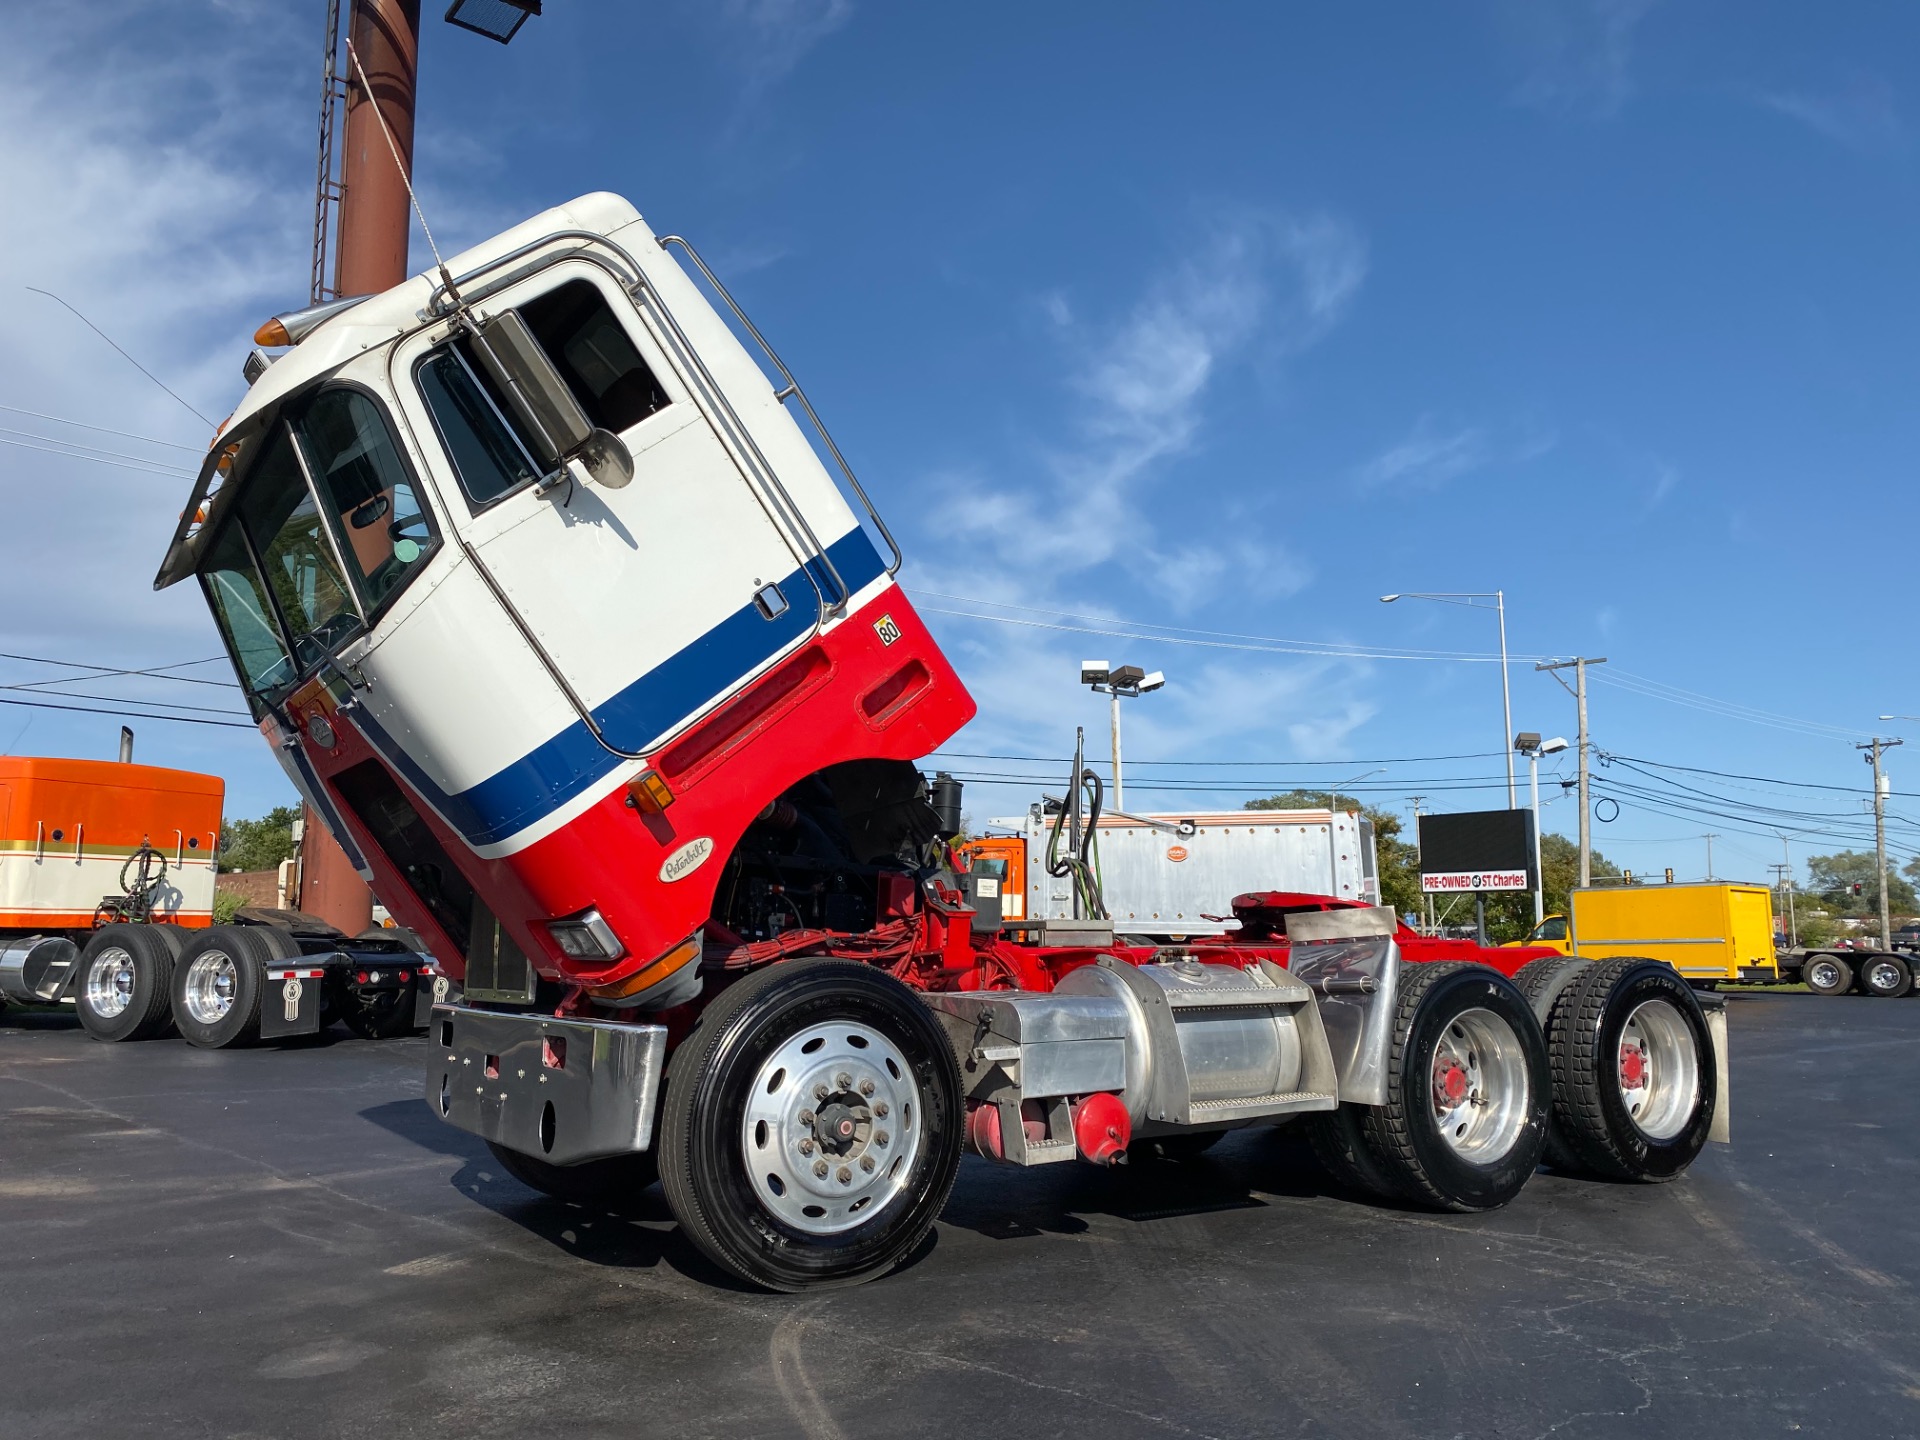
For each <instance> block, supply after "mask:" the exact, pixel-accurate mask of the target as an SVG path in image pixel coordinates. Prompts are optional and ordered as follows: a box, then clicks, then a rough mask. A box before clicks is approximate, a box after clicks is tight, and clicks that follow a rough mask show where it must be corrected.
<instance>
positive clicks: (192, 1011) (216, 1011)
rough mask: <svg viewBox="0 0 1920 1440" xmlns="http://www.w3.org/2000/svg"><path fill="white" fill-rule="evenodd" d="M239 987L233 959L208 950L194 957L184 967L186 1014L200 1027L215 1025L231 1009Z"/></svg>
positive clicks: (222, 953) (219, 951)
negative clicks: (185, 970) (200, 1025)
mask: <svg viewBox="0 0 1920 1440" xmlns="http://www.w3.org/2000/svg"><path fill="white" fill-rule="evenodd" d="M239 983H240V977H239V971H238V970H237V969H236V967H235V966H234V963H233V957H232V956H230V955H228V954H226V953H225V952H224V951H221V950H207V951H204V952H202V953H201V954H199V955H196V956H194V957H193V962H192V963H191V964H190V965H188V966H187V982H186V986H185V996H184V998H185V1000H186V1002H187V1014H189V1015H190V1016H192V1017H193V1018H194V1020H196V1021H198V1022H199V1023H200V1024H202V1025H217V1024H219V1023H220V1022H221V1021H222V1020H224V1019H226V1018H227V1012H228V1011H229V1010H231V1009H233V998H234V993H235V991H236V989H237V988H238V986H239Z"/></svg>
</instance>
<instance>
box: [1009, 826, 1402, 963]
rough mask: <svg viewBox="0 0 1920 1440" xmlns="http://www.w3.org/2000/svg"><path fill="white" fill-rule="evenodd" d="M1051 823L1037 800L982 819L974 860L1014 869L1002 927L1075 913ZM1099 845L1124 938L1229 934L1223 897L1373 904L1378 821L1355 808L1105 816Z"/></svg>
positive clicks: (1103, 885) (1103, 876) (1106, 887)
mask: <svg viewBox="0 0 1920 1440" xmlns="http://www.w3.org/2000/svg"><path fill="white" fill-rule="evenodd" d="M1056 819H1057V817H1056V816H1054V815H1050V814H1048V813H1047V811H1046V807H1044V806H1043V805H1041V804H1040V803H1038V802H1036V803H1035V804H1034V805H1032V806H1031V807H1030V808H1029V809H1028V811H1027V813H1026V814H1025V815H1022V816H1018V817H1015V818H1010V819H1002V820H991V821H989V822H988V825H989V827H990V831H991V832H1000V833H999V834H993V833H990V834H989V835H987V836H985V837H982V839H981V840H979V841H976V842H975V847H976V849H977V850H979V851H980V852H981V853H986V852H987V851H988V850H992V851H993V853H995V854H999V855H1003V856H1004V857H1005V858H1006V859H1007V860H1008V862H1009V863H1008V869H1007V873H1006V875H1005V877H1004V878H1005V885H1006V889H1005V891H1004V892H1003V896H1002V904H1001V913H1002V915H1003V916H1004V918H1005V919H1007V920H1008V921H1014V922H1020V921H1024V922H1028V923H1031V922H1033V921H1037V920H1070V919H1073V918H1075V915H1074V909H1073V905H1074V900H1073V883H1072V880H1071V879H1070V878H1069V877H1067V876H1065V875H1054V874H1052V873H1050V870H1049V866H1048V860H1047V841H1048V835H1049V833H1050V832H1051V831H1052V829H1053V827H1054V824H1055V821H1056ZM1008 839H1011V840H1015V841H1018V842H1019V845H1018V848H1017V849H1016V848H1015V847H1013V846H1009V845H1006V843H1005V842H1006V841H1007V840H1008ZM1061 844H1062V845H1064V844H1065V841H1064V840H1062V842H1061ZM1094 848H1095V854H1096V855H1097V857H1098V870H1099V879H1100V889H1101V893H1102V895H1103V896H1104V897H1105V899H1106V906H1107V912H1108V914H1109V915H1110V916H1111V917H1112V919H1113V925H1114V929H1115V930H1116V931H1118V932H1122V933H1126V934H1135V935H1147V936H1152V937H1154V938H1156V939H1159V938H1169V939H1171V938H1176V937H1186V936H1192V935H1220V934H1224V933H1225V932H1226V931H1227V930H1229V929H1231V928H1233V918H1232V916H1231V915H1230V914H1227V913H1226V912H1227V910H1228V902H1229V901H1231V900H1232V898H1233V897H1234V896H1235V895H1243V894H1247V893H1249V892H1251V891H1256V890H1297V891H1303V892H1305V893H1307V894H1312V895H1332V896H1336V897H1338V898H1339V899H1342V900H1355V901H1359V902H1360V903H1362V904H1366V905H1378V904H1379V903H1380V867H1379V864H1378V861H1377V859H1376V856H1375V853H1374V838H1373V824H1372V822H1371V821H1369V820H1368V819H1367V817H1366V816H1365V815H1363V814H1361V813H1360V812H1359V811H1357V810H1341V811H1328V810H1228V811H1220V812H1212V813H1197V814H1196V813H1191V812H1190V813H1187V814H1163V815H1130V814H1127V813H1125V812H1123V811H1122V812H1110V813H1107V814H1103V815H1102V816H1101V817H1100V822H1099V827H1098V829H1097V831H1096V835H1095V847H1094ZM1016 879H1017V880H1018V882H1019V886H1018V889H1019V900H1018V903H1014V890H1015V882H1016Z"/></svg>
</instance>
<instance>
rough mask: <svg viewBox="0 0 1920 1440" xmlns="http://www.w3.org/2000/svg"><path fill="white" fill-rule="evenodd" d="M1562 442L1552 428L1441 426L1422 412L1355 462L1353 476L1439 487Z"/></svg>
mask: <svg viewBox="0 0 1920 1440" xmlns="http://www.w3.org/2000/svg"><path fill="white" fill-rule="evenodd" d="M1557 443H1558V437H1557V436H1555V435H1554V434H1553V433H1552V432H1551V431H1538V430H1522V431H1518V432H1516V433H1515V434H1513V435H1511V436H1500V435H1497V434H1489V433H1488V431H1487V430H1486V429H1485V428H1484V427H1482V426H1479V425H1463V426H1458V427H1445V426H1441V425H1439V424H1437V423H1436V422H1435V420H1434V417H1433V416H1431V415H1422V416H1421V417H1420V419H1419V420H1418V421H1416V422H1415V424H1414V427H1413V430H1412V431H1411V432H1410V433H1409V434H1408V435H1407V437H1406V438H1405V439H1404V440H1399V441H1396V442H1395V443H1394V444H1392V445H1389V446H1388V447H1387V448H1386V449H1385V450H1382V451H1381V452H1380V453H1379V454H1378V455H1375V456H1373V457H1372V458H1371V459H1369V460H1365V461H1362V462H1361V463H1360V464H1359V465H1357V466H1356V467H1354V471H1353V480H1354V483H1355V485H1357V486H1358V487H1359V488H1360V490H1362V491H1363V492H1368V491H1375V490H1400V491H1408V490H1437V489H1439V488H1440V487H1441V486H1443V485H1445V484H1447V483H1448V482H1449V481H1451V480H1455V479H1458V478H1459V477H1460V476H1462V475H1467V474H1471V473H1472V472H1473V471H1476V470H1483V469H1486V468H1488V467H1489V466H1496V465H1519V464H1524V463H1525V462H1527V461H1529V460H1534V459H1537V458H1539V457H1540V456H1542V455H1544V454H1546V453H1547V452H1548V451H1549V450H1551V449H1553V448H1554V446H1555V445H1556V444H1557Z"/></svg>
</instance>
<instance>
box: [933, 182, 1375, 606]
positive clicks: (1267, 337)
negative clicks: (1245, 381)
mask: <svg viewBox="0 0 1920 1440" xmlns="http://www.w3.org/2000/svg"><path fill="white" fill-rule="evenodd" d="M1365 273H1366V248H1365V245H1364V243H1363V242H1362V241H1361V240H1360V238H1359V237H1358V236H1357V235H1356V234H1355V233H1354V231H1353V230H1352V229H1351V228H1350V227H1348V226H1347V225H1345V224H1343V223H1342V222H1339V221H1337V220H1334V219H1332V218H1330V217H1326V216H1314V217H1310V218H1307V219H1304V220H1293V219H1286V218H1280V217H1272V216H1259V217H1252V216H1245V217H1238V218H1236V219H1233V220H1229V221H1222V222H1219V223H1217V224H1216V225H1215V226H1214V227H1213V239H1212V242H1211V243H1210V244H1209V245H1207V246H1206V247H1205V248H1204V249H1203V250H1202V251H1201V253H1200V254H1199V255H1197V256H1195V257H1193V258H1191V259H1189V260H1187V261H1185V262H1182V263H1180V264H1178V265H1176V266H1174V267H1173V268H1172V269H1170V270H1168V271H1167V272H1166V273H1164V274H1163V275H1161V276H1160V277H1158V278H1157V279H1156V280H1154V281H1153V282H1151V283H1150V284H1149V285H1148V287H1147V290H1146V292H1145V293H1144V294H1143V295H1142V296H1141V297H1140V298H1139V299H1138V300H1137V301H1135V302H1134V304H1133V305H1132V306H1131V307H1129V309H1128V310H1127V311H1126V313H1125V314H1124V315H1123V316H1122V317H1121V318H1119V319H1118V320H1116V321H1113V322H1111V323H1107V324H1099V323H1086V322H1082V321H1080V320H1077V319H1076V318H1075V316H1074V313H1073V310H1072V308H1071V307H1070V306H1069V304H1068V303H1067V301H1066V299H1065V297H1062V296H1057V295H1055V296H1048V297H1044V298H1043V300H1042V302H1041V303H1042V305H1043V308H1044V309H1045V311H1046V312H1047V314H1048V316H1049V319H1050V321H1051V323H1052V325H1053V327H1054V330H1055V332H1056V334H1057V336H1058V338H1059V340H1060V343H1061V344H1063V345H1064V346H1065V347H1066V348H1067V350H1068V352H1069V355H1070V356H1071V357H1072V360H1073V362H1074V364H1073V368H1072V370H1071V372H1070V375H1069V380H1068V384H1069V388H1070V390H1071V391H1072V393H1073V394H1074V395H1075V396H1076V397H1077V406H1076V411H1075V414H1074V415H1073V417H1072V420H1071V422H1070V424H1069V426H1068V429H1069V431H1070V435H1069V438H1068V439H1066V440H1064V441H1062V442H1058V443H1055V444H1053V445H1052V446H1050V447H1048V448H1046V449H1044V450H1043V452H1042V453H1041V454H1040V455H1039V456H1038V457H1037V463H1036V465H1035V469H1036V471H1037V473H1036V474H1035V475H1034V476H1032V477H1031V478H1029V479H1026V480H1024V481H1023V482H1022V483H1020V484H1018V485H1017V486H1015V487H1011V488H1006V487H1002V488H998V489H995V488H992V487H987V486H981V485H968V486H966V487H964V490H963V491H962V492H959V493H964V496H965V498H964V499H963V500H956V501H954V502H953V503H951V504H950V505H948V506H946V507H944V508H943V509H942V510H941V511H940V513H939V515H938V517H937V519H938V522H939V528H940V530H941V532H942V533H943V534H946V535H948V536H960V537H963V538H965V539H967V540H970V541H971V542H973V544H974V545H975V546H976V547H977V552H976V556H975V558H974V560H973V563H971V564H970V565H969V567H968V568H969V573H970V574H972V575H974V576H976V577H978V576H979V575H980V573H981V571H980V562H981V561H983V560H984V561H985V562H986V563H987V564H988V565H989V566H991V567H992V568H993V569H994V570H996V571H998V572H999V573H998V575H997V576H995V577H994V578H996V579H1005V580H1007V581H1010V582H1011V581H1014V580H1015V579H1016V577H1019V578H1020V579H1021V580H1023V581H1024V582H1025V583H1029V584H1030V583H1031V581H1032V577H1033V576H1035V575H1038V574H1045V575H1048V576H1051V577H1053V579H1054V580H1055V581H1056V582H1066V581H1068V580H1070V578H1071V577H1073V576H1076V575H1080V574H1084V573H1085V572H1088V571H1092V570H1096V569H1098V568H1099V567H1102V566H1106V565H1109V564H1117V565H1121V566H1123V567H1124V569H1125V572H1126V576H1127V579H1128V583H1129V584H1130V586H1133V587H1135V588H1138V587H1142V586H1144V587H1145V588H1147V589H1149V590H1151V591H1155V592H1157V593H1159V594H1160V595H1161V597H1162V598H1164V599H1167V600H1169V601H1172V602H1175V603H1176V605H1177V606H1178V607H1179V608H1182V609H1185V608H1190V607H1191V606H1192V605H1193V604H1194V603H1197V602H1198V601H1199V600H1200V599H1202V598H1204V591H1205V589H1206V588H1207V587H1205V586H1202V585H1198V584H1197V583H1196V581H1198V580H1200V579H1203V578H1204V576H1203V574H1202V572H1203V571H1204V572H1212V573H1216V574H1217V573H1224V571H1225V570H1226V569H1227V568H1229V566H1230V565H1231V563H1232V562H1233V561H1234V560H1235V559H1236V558H1238V557H1237V556H1236V551H1235V547H1234V546H1233V545H1231V544H1228V545H1225V546H1223V545H1222V544H1221V542H1220V540H1219V538H1218V537H1219V526H1218V523H1217V522H1218V516H1217V515H1210V514H1202V513H1196V514H1194V515H1193V516H1192V518H1191V525H1192V538H1191V539H1188V538H1185V537H1183V536H1181V535H1179V534H1174V535H1168V534H1167V533H1165V527H1164V525H1163V524H1161V523H1158V522H1156V521H1155V520H1154V519H1152V518H1150V516H1149V513H1148V510H1147V507H1146V505H1145V503H1144V502H1145V501H1146V500H1147V499H1148V498H1150V492H1151V491H1152V488H1153V484H1154V481H1155V479H1156V477H1157V475H1158V473H1159V469H1160V467H1161V466H1162V465H1163V463H1164V462H1166V461H1169V460H1171V459H1173V458H1174V457H1176V456H1179V455H1182V454H1184V453H1186V452H1187V451H1188V450H1189V449H1191V448H1192V446H1193V445H1194V442H1195V437H1196V434H1197V432H1198V430H1199V428H1200V425H1201V423H1202V419H1203V416H1204V402H1205V398H1206V394H1207V391H1208V388H1209V386H1210V385H1211V383H1212V382H1213V380H1214V379H1215V377H1216V376H1217V375H1218V373H1219V372H1220V369H1221V367H1222V366H1224V365H1226V364H1229V363H1230V362H1232V361H1234V360H1235V359H1238V358H1240V357H1242V356H1244V355H1245V354H1246V353H1247V352H1248V351H1249V350H1251V349H1253V348H1254V347H1255V346H1256V345H1257V346H1258V347H1259V348H1261V349H1265V350H1270V351H1277V352H1280V353H1283V354H1296V353H1298V352H1300V351H1302V350H1305V349H1307V348H1308V347H1310V346H1311V345H1313V344H1314V343H1315V342H1316V341H1318V340H1319V339H1320V338H1321V337H1322V336H1324V335H1325V334H1326V333H1327V331H1328V330H1330V329H1331V328H1332V327H1333V326H1334V325H1335V324H1337V323H1338V321H1339V319H1340V317H1341V315H1342V314H1343V313H1344V312H1345V310H1346V308H1347V306H1348V305H1349V304H1350V303H1351V301H1352V298H1353V296H1354V294H1355V293H1356V292H1357V291H1358V289H1359V287H1360V283H1361V280H1362V278H1363V277H1364V275H1365ZM1263 553H1265V554H1266V555H1267V556H1268V557H1269V558H1270V559H1271V561H1272V563H1270V564H1265V565H1258V566H1255V567H1253V569H1252V570H1251V571H1250V572H1248V574H1247V576H1246V578H1247V579H1248V580H1249V581H1250V582H1253V583H1255V584H1257V585H1260V586H1264V587H1266V592H1267V593H1275V592H1276V591H1288V590H1290V589H1297V588H1298V587H1299V585H1300V584H1302V583H1304V580H1305V576H1306V572H1305V569H1304V566H1303V565H1302V564H1301V563H1300V562H1298V561H1297V560H1293V559H1291V558H1289V557H1287V556H1285V555H1284V554H1278V553H1276V552H1275V551H1274V550H1273V548H1272V547H1271V546H1268V547H1266V549H1265V550H1264V552H1263ZM973 583H974V584H976V585H978V584H981V583H982V582H981V581H980V580H979V579H976V580H975V581H974V582H973ZM937 588H963V587H960V586H958V585H941V586H939V587H937ZM988 593H992V592H991V591H989V592H988Z"/></svg>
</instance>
